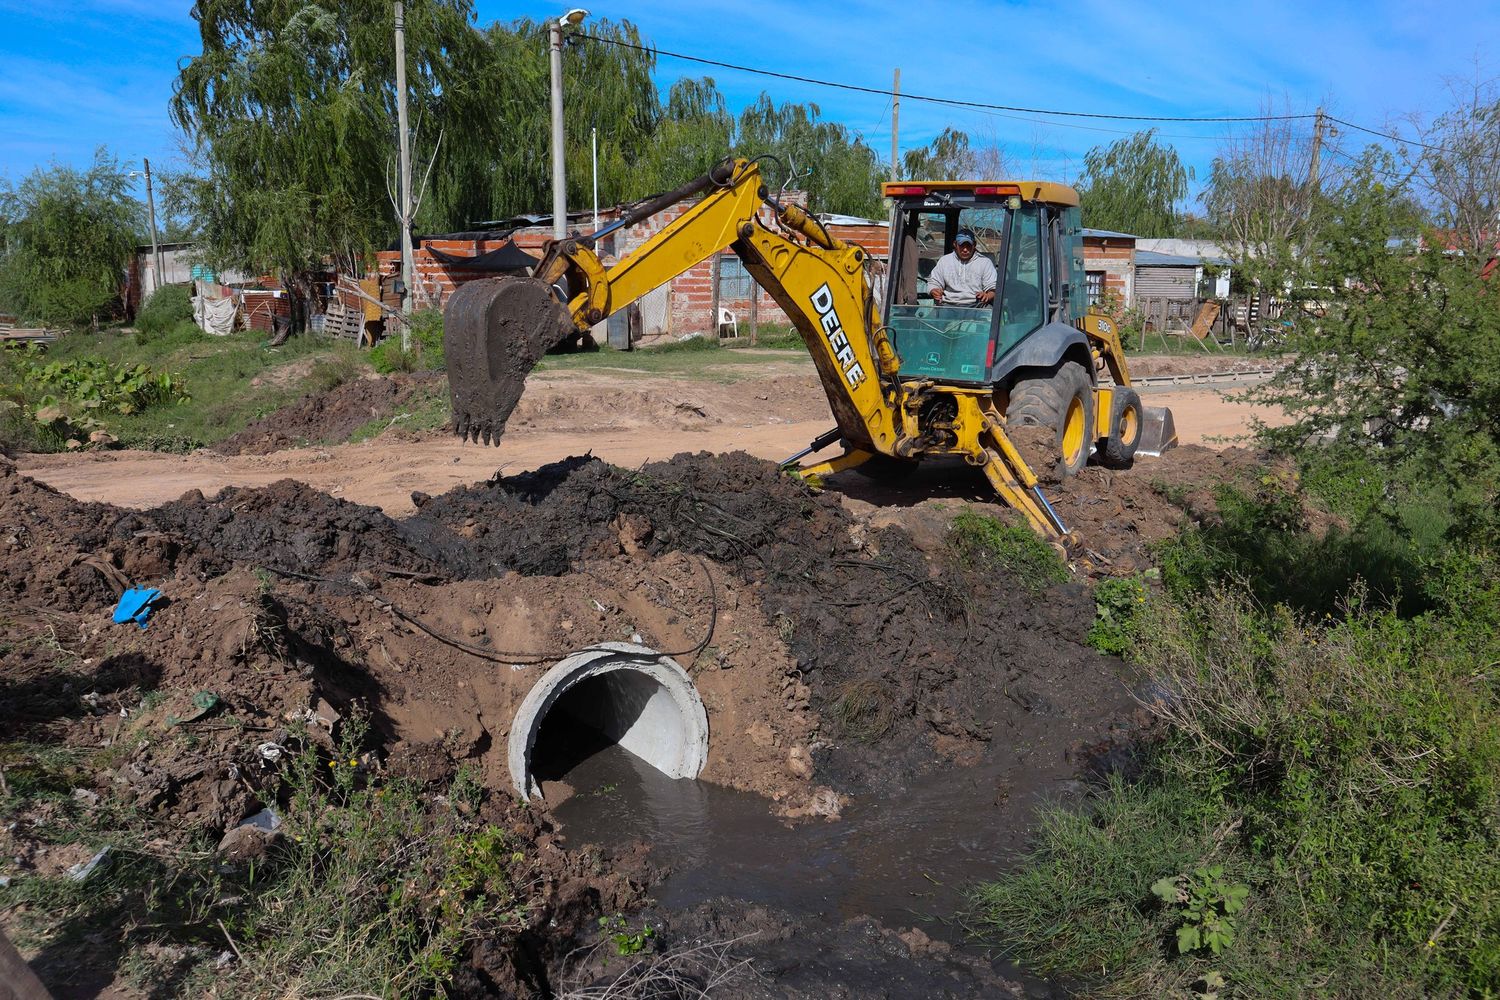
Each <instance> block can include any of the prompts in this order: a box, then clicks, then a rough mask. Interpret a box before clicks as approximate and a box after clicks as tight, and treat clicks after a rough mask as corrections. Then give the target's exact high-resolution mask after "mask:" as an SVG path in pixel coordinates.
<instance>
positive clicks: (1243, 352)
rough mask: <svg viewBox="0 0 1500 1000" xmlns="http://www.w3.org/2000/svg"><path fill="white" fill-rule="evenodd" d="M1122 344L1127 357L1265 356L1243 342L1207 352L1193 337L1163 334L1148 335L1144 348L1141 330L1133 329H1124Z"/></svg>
mask: <svg viewBox="0 0 1500 1000" xmlns="http://www.w3.org/2000/svg"><path fill="white" fill-rule="evenodd" d="M1120 342H1121V343H1122V344H1124V345H1125V353H1126V354H1127V355H1131V354H1202V355H1226V356H1228V357H1235V358H1243V357H1256V356H1264V355H1257V354H1255V353H1254V352H1252V351H1250V350H1247V349H1246V347H1245V345H1244V342H1243V340H1241V341H1240V342H1239V343H1237V344H1235V345H1234V346H1231V345H1229V344H1209V345H1208V350H1206V351H1205V350H1204V349H1203V345H1202V343H1201V342H1200V341H1198V340H1196V339H1194V338H1192V337H1174V336H1170V335H1167V334H1161V333H1148V334H1146V340H1145V346H1144V347H1142V346H1141V332H1140V330H1132V329H1123V330H1121V331H1120Z"/></svg>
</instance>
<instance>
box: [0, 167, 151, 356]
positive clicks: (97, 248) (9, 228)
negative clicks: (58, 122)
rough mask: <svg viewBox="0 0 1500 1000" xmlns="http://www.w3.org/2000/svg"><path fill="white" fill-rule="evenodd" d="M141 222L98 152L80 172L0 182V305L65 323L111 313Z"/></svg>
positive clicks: (123, 185)
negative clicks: (8, 182) (9, 183)
mask: <svg viewBox="0 0 1500 1000" xmlns="http://www.w3.org/2000/svg"><path fill="white" fill-rule="evenodd" d="M144 221H145V220H144V213H143V212H142V211H141V204H140V202H138V201H136V200H135V199H134V198H132V197H131V196H130V181H129V179H128V177H127V176H126V173H125V171H124V170H122V169H121V167H120V163H119V161H118V160H116V159H115V158H114V157H112V156H110V155H109V154H108V153H107V152H106V151H105V150H103V149H100V150H98V151H97V152H96V153H95V154H94V162H93V163H92V164H91V165H90V166H89V168H88V169H87V170H75V169H73V168H72V167H66V166H58V165H54V166H51V167H48V168H47V169H41V168H38V169H36V170H33V171H32V172H31V173H30V174H28V175H27V176H26V178H25V179H23V180H22V181H21V182H20V183H19V184H17V185H14V186H4V187H0V310H4V311H10V312H15V313H18V314H20V316H21V317H22V318H23V319H26V320H29V321H33V322H38V323H43V324H47V325H54V324H56V325H65V326H82V325H84V324H87V323H89V322H90V321H91V320H93V319H95V318H97V317H99V316H100V315H103V314H108V313H111V312H114V311H115V308H116V307H117V306H118V305H119V303H120V288H121V283H122V279H123V278H124V274H125V265H126V263H127V261H128V259H129V257H130V253H131V250H132V249H133V248H134V247H135V246H136V244H137V242H138V241H139V234H140V233H141V231H142V230H143V229H144Z"/></svg>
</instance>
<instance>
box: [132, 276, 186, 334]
mask: <svg viewBox="0 0 1500 1000" xmlns="http://www.w3.org/2000/svg"><path fill="white" fill-rule="evenodd" d="M192 318H193V291H192V289H191V288H189V287H188V286H187V285H163V286H162V287H161V288H158V289H157V290H156V291H154V292H152V293H151V297H150V298H148V299H147V300H146V301H145V302H144V303H143V304H142V305H141V308H140V311H139V312H137V313H136V314H135V328H136V330H138V331H139V332H140V333H141V335H142V336H144V337H147V338H150V337H159V336H161V335H162V334H164V333H166V332H167V331H168V330H171V329H172V328H173V327H175V326H177V325H178V324H179V323H185V322H191V320H192Z"/></svg>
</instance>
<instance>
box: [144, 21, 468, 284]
mask: <svg viewBox="0 0 1500 1000" xmlns="http://www.w3.org/2000/svg"><path fill="white" fill-rule="evenodd" d="M193 14H194V17H195V18H197V20H198V23H199V32H200V35H201V37H202V43H203V52H202V54H200V55H198V56H194V57H193V58H192V59H190V60H189V61H188V62H187V63H186V64H185V65H184V66H183V67H182V70H181V72H180V74H179V76H178V80H177V84H176V91H175V93H174V95H173V97H172V101H171V106H170V108H171V115H172V119H173V121H174V122H175V123H176V124H177V125H178V126H179V127H181V128H182V129H183V130H184V131H185V132H186V133H187V134H188V135H189V137H190V138H191V139H192V141H193V142H194V143H195V148H196V153H197V155H198V159H199V166H200V168H201V173H200V174H199V176H198V180H197V182H196V184H194V185H193V186H192V191H191V200H192V202H193V207H194V215H195V217H196V219H197V221H198V224H199V226H200V228H201V230H202V233H203V236H204V238H205V240H206V242H207V250H208V256H209V257H210V258H211V259H212V260H213V262H214V263H217V264H221V265H234V266H239V267H245V268H252V269H261V268H265V269H275V270H278V271H280V272H281V273H282V274H283V276H285V277H287V278H289V279H291V280H293V281H294V282H295V280H296V276H297V275H298V274H299V273H300V272H303V271H306V270H308V269H310V268H313V267H316V266H318V265H320V264H321V262H322V261H323V259H324V258H326V257H329V256H332V257H333V258H334V259H336V260H339V261H346V262H347V261H349V260H351V259H353V258H356V257H359V256H361V255H363V254H364V253H366V252H368V251H369V250H370V249H372V248H374V247H375V246H377V245H383V244H384V243H385V242H386V241H387V240H388V239H389V237H390V236H391V234H393V233H394V231H395V211H394V208H393V207H392V205H391V201H390V197H389V180H390V176H391V171H392V166H393V150H394V148H395V145H396V143H395V128H394V123H395V120H396V114H395V107H396V105H395V87H394V80H395V54H394V50H393V45H392V37H393V32H394V22H393V17H394V15H393V8H392V5H391V4H389V3H384V2H380V0H314V2H292V0H288V2H273V3H255V4H249V3H244V2H243V0H199V2H198V3H197V4H195V5H194V8H193ZM470 18H471V8H470V5H469V3H468V0H432V2H424V3H415V4H410V5H408V7H407V11H406V44H407V58H408V66H409V72H408V77H407V79H408V85H409V89H410V93H409V100H410V107H411V115H412V119H413V122H414V123H418V124H417V128H419V129H420V135H421V139H422V140H423V141H422V142H420V143H419V145H418V152H419V153H422V152H425V153H426V154H427V156H428V157H432V156H434V155H435V157H436V162H435V163H434V171H433V172H434V174H436V175H437V176H439V177H449V178H452V177H455V176H457V177H460V178H462V176H463V174H462V173H461V172H455V171H452V170H451V169H450V164H453V163H463V162H465V160H466V158H472V157H473V156H474V151H475V150H476V149H477V148H480V147H482V146H483V145H484V144H485V143H486V142H487V141H488V140H489V139H490V136H491V130H490V129H489V128H488V127H487V126H488V123H489V122H490V121H492V120H493V119H494V118H495V117H496V114H495V109H494V107H493V106H492V105H491V104H489V103H488V102H487V100H486V99H485V98H486V95H485V93H484V91H483V88H482V87H479V86H475V81H474V79H473V78H472V77H471V75H470V72H469V70H470V69H471V67H474V66H476V65H478V64H480V62H481V58H480V56H481V53H480V47H481V46H482V42H483V40H482V39H481V37H480V36H479V35H478V33H476V32H475V31H474V30H473V28H472V26H471V25H470ZM439 131H441V134H442V139H441V142H438V141H437V134H438V133H439ZM474 182H475V183H479V182H482V179H478V178H476V179H475V180H474ZM437 200H438V201H444V200H446V201H448V202H450V203H451V202H456V201H461V200H462V199H461V197H460V196H459V195H458V194H457V193H456V192H455V191H454V190H453V186H452V185H451V184H445V185H443V186H441V189H440V191H438V192H437Z"/></svg>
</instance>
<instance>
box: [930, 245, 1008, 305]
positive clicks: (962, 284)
mask: <svg viewBox="0 0 1500 1000" xmlns="http://www.w3.org/2000/svg"><path fill="white" fill-rule="evenodd" d="M927 289H928V291H929V292H931V293H932V302H933V304H934V305H942V306H987V305H989V304H990V303H991V302H993V301H995V262H994V261H992V260H990V259H989V258H988V257H986V256H984V255H983V254H978V253H975V252H974V231H973V230H972V229H960V230H959V231H958V235H957V236H956V237H954V239H953V252H952V253H947V254H944V255H943V256H942V257H941V258H940V259H939V260H938V262H937V266H936V267H934V268H933V269H932V273H931V274H930V275H928V276H927Z"/></svg>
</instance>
